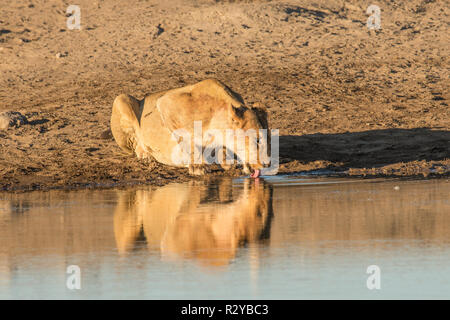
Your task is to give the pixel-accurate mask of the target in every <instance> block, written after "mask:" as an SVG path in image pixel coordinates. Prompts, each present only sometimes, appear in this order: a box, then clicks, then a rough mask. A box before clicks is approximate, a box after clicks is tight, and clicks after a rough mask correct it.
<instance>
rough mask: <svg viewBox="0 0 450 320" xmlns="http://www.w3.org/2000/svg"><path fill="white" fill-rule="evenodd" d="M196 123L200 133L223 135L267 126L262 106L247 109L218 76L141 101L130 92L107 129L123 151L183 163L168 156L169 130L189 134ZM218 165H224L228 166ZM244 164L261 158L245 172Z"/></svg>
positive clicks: (116, 107)
mask: <svg viewBox="0 0 450 320" xmlns="http://www.w3.org/2000/svg"><path fill="white" fill-rule="evenodd" d="M194 121H201V122H202V129H203V132H206V131H207V130H210V129H216V130H221V131H222V132H224V133H225V130H226V129H243V130H248V129H255V130H256V131H257V130H258V129H268V122H267V113H266V111H265V110H264V109H263V108H248V107H246V106H245V105H244V102H243V100H242V98H241V97H240V96H239V95H238V94H236V93H234V92H233V91H232V90H231V89H229V88H228V87H227V86H225V85H224V84H222V83H221V82H219V81H218V80H215V79H208V80H204V81H201V82H199V83H196V84H194V85H189V86H185V87H182V88H177V89H171V90H167V91H162V92H157V93H154V94H150V95H148V96H146V97H145V98H144V99H143V100H141V101H139V100H137V99H135V98H134V97H132V96H129V95H124V94H122V95H119V96H118V97H117V98H116V99H115V101H114V104H113V109H112V116H111V131H112V133H113V136H114V138H115V140H116V142H117V144H118V145H119V146H120V147H121V148H122V150H124V151H125V152H126V153H129V154H133V153H134V154H136V156H137V157H139V158H148V157H153V158H154V159H156V160H157V161H158V162H161V163H164V164H167V165H175V166H181V165H180V164H177V163H174V161H173V160H172V157H171V155H172V150H173V148H174V147H175V146H176V145H177V141H175V140H174V139H173V138H172V133H173V132H174V131H175V130H178V129H185V130H187V131H188V132H190V133H191V135H192V136H193V130H194ZM203 147H204V146H203ZM246 148H247V149H248V146H246ZM246 152H248V150H247V151H246ZM191 163H193V161H191ZM184 166H187V165H184ZM188 167H189V169H190V172H191V173H193V174H202V173H204V172H205V171H204V170H198V171H196V169H198V168H195V166H194V165H192V164H191V165H189V166H188ZM222 167H223V168H224V169H228V166H226V165H223V166H222ZM248 167H252V168H255V169H259V168H260V167H262V164H261V163H260V161H259V162H258V163H255V164H245V165H244V168H245V169H247V170H248Z"/></svg>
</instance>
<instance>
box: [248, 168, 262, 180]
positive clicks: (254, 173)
mask: <svg viewBox="0 0 450 320" xmlns="http://www.w3.org/2000/svg"><path fill="white" fill-rule="evenodd" d="M260 173H261V172H260V171H259V170H258V169H255V171H254V172H253V173H252V174H251V175H250V177H252V178H258V177H259V174H260Z"/></svg>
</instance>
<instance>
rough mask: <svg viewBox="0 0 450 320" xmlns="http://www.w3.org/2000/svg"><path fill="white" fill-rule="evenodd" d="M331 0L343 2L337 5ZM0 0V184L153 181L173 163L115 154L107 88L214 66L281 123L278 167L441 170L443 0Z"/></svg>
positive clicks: (448, 166)
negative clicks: (72, 16) (374, 9)
mask: <svg viewBox="0 0 450 320" xmlns="http://www.w3.org/2000/svg"><path fill="white" fill-rule="evenodd" d="M344 3H345V4H344ZM371 3H372V2H371V1H337V0H327V1H319V0H317V1H256V0H255V1H181V0H166V1H156V0H148V1H144V0H140V1H137V0H127V1H121V0H116V1H98V0H78V1H76V4H78V5H79V6H80V8H81V28H82V29H81V30H69V29H68V28H67V26H66V20H67V16H66V8H67V7H68V5H70V4H72V3H71V1H56V0H26V1H25V0H17V1H7V0H0V71H1V72H0V112H3V111H18V112H21V113H22V114H23V115H25V116H26V117H27V119H28V123H26V124H23V125H21V126H19V127H18V128H15V127H12V128H8V129H6V130H0V148H1V155H0V190H33V189H47V188H56V187H65V188H71V187H83V186H90V187H100V186H112V185H128V184H134V183H150V184H158V185H161V184H164V183H167V182H168V181H178V180H186V179H189V176H188V175H187V170H185V169H176V168H170V167H166V166H163V165H160V164H157V163H154V162H150V163H145V162H140V161H138V160H137V159H135V158H133V157H128V156H125V155H123V154H121V152H120V149H119V148H118V147H117V145H116V143H115V142H114V140H113V139H112V137H111V135H110V133H109V132H108V130H109V118H110V114H111V105H112V101H113V100H114V98H115V97H116V96H117V95H118V94H120V93H129V94H132V95H134V96H136V97H138V98H142V97H143V96H144V95H145V94H147V93H151V92H154V91H158V90H163V89H167V88H172V87H177V86H182V85H186V84H190V83H194V82H196V81H200V80H203V79H206V78H211V77H213V78H217V79H219V80H221V81H223V82H225V83H226V84H228V85H229V86H230V87H232V88H233V89H234V90H235V91H237V92H239V93H240V94H241V95H242V96H243V98H244V99H245V101H246V103H247V104H249V105H252V104H254V103H261V104H262V105H264V106H266V107H267V108H268V111H269V117H270V125H271V127H272V128H277V129H280V134H281V137H280V144H281V146H280V156H281V167H280V172H298V171H311V170H317V169H329V170H333V171H337V172H343V173H344V174H347V175H362V176H380V175H387V176H392V175H394V176H396V175H398V176H427V177H431V176H441V177H448V175H449V172H450V131H449V128H450V120H449V119H450V111H449V106H448V98H449V65H450V64H449V55H448V53H449V52H450V50H449V49H450V48H449V46H450V39H449V38H450V32H449V22H450V8H449V3H448V1H439V0H412V1H391V0H389V1H387V0H383V1H377V2H376V4H377V5H379V6H380V8H381V10H382V12H381V27H382V28H381V30H379V31H374V30H372V31H369V30H368V29H367V26H366V21H367V17H368V15H367V14H366V9H367V7H368V6H369V5H370V4H371Z"/></svg>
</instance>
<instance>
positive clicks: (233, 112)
mask: <svg viewBox="0 0 450 320" xmlns="http://www.w3.org/2000/svg"><path fill="white" fill-rule="evenodd" d="M244 112H245V108H244V107H242V106H239V107H235V106H233V105H230V109H229V116H230V120H231V121H233V120H234V121H239V120H241V119H243V118H244Z"/></svg>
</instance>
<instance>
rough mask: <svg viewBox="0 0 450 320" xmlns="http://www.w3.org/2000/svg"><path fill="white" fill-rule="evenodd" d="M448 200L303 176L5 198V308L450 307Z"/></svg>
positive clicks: (425, 190)
mask: <svg viewBox="0 0 450 320" xmlns="http://www.w3.org/2000/svg"><path fill="white" fill-rule="evenodd" d="M449 194H450V183H449V181H448V180H430V181H399V180H392V181H386V180H356V179H354V180H351V179H342V178H339V179H338V178H320V177H305V176H296V177H294V176H291V177H288V176H284V177H283V176H276V177H271V178H267V179H265V180H262V179H260V180H259V181H258V182H255V181H252V180H250V179H234V180H231V179H222V180H217V181H210V182H209V183H207V182H199V181H197V182H190V183H185V184H171V185H167V186H164V187H161V188H154V187H137V188H133V189H122V190H83V191H70V192H69V191H66V192H65V191H49V192H33V193H24V194H1V195H0V298H1V299H18V298H19V299H22V298H31V299H43V298H45V299H53V298H57V299H80V298H83V299H97V298H101V299H108V298H118V299H128V298H130V299H131V298H133V299H165V298H168V299H347V298H354V299H396V298H407V299H414V298H425V299H431V298H437V299H443V298H447V299H448V298H450V198H449ZM70 265H76V266H79V268H80V270H81V289H80V290H76V289H75V290H69V289H68V288H67V286H66V282H67V279H68V277H70V276H71V274H68V273H67V272H66V271H67V268H68V266H70ZM370 265H377V266H378V267H379V268H380V284H381V288H380V289H379V290H377V289H373V290H369V289H368V288H367V285H366V282H367V278H368V277H369V276H370V274H367V273H366V271H367V268H368V266H370Z"/></svg>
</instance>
